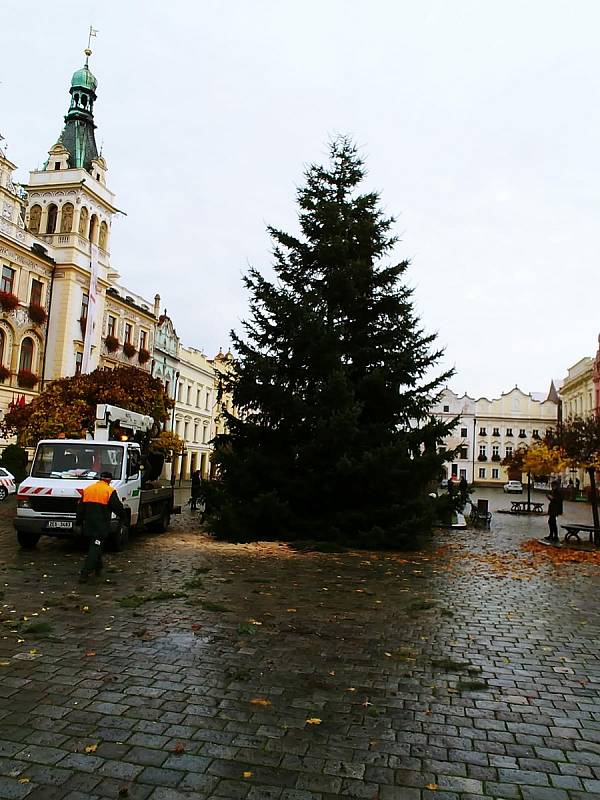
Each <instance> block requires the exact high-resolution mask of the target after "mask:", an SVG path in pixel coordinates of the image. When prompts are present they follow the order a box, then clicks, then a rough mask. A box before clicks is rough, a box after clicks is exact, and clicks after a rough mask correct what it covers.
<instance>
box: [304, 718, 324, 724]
mask: <svg viewBox="0 0 600 800" xmlns="http://www.w3.org/2000/svg"><path fill="white" fill-rule="evenodd" d="M306 722H307V724H308V725H320V724H321V720H320V719H319V718H318V717H311V718H310V719H307V720H306Z"/></svg>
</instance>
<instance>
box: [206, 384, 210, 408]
mask: <svg viewBox="0 0 600 800" xmlns="http://www.w3.org/2000/svg"><path fill="white" fill-rule="evenodd" d="M209 404H210V392H209V391H208V389H207V390H206V410H207V411H208V410H209V408H210V405H209Z"/></svg>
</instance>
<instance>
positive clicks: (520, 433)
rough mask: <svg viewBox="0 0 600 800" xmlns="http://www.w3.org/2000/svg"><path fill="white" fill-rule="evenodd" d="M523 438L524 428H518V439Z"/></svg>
mask: <svg viewBox="0 0 600 800" xmlns="http://www.w3.org/2000/svg"><path fill="white" fill-rule="evenodd" d="M524 438H525V428H520V429H519V439H524Z"/></svg>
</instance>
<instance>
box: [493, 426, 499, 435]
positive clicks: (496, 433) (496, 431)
mask: <svg viewBox="0 0 600 800" xmlns="http://www.w3.org/2000/svg"><path fill="white" fill-rule="evenodd" d="M492 436H500V428H494V430H493V431H492Z"/></svg>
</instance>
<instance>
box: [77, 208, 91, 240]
mask: <svg viewBox="0 0 600 800" xmlns="http://www.w3.org/2000/svg"><path fill="white" fill-rule="evenodd" d="M88 216H89V212H88V210H87V208H86V207H85V206H84V207H83V208H82V209H81V214H80V215H79V235H80V236H86V234H87V228H88Z"/></svg>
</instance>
